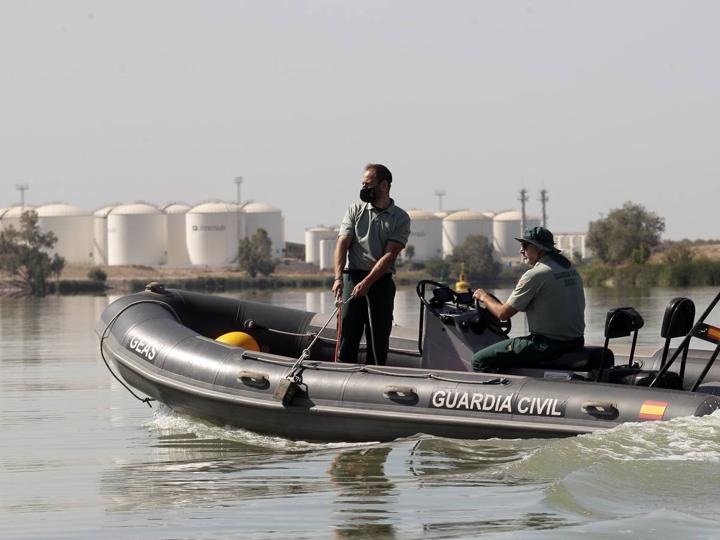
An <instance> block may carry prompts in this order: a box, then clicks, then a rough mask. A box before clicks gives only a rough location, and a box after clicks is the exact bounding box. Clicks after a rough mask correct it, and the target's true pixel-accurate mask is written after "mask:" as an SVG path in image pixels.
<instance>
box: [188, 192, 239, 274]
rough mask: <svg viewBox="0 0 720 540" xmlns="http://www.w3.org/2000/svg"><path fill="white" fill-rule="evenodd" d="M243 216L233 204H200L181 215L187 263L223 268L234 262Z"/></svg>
mask: <svg viewBox="0 0 720 540" xmlns="http://www.w3.org/2000/svg"><path fill="white" fill-rule="evenodd" d="M243 221H244V214H243V213H242V212H241V211H240V207H239V206H238V205H237V204H234V203H226V202H221V201H213V202H205V203H201V204H199V205H197V206H195V207H193V208H191V209H190V210H188V212H187V214H185V233H186V235H187V248H188V256H189V257H190V263H191V264H195V265H206V266H227V265H230V264H233V263H234V262H235V260H236V259H237V255H238V245H239V242H240V238H241V237H242V230H243Z"/></svg>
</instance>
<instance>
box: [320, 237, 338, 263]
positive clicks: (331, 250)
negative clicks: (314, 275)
mask: <svg viewBox="0 0 720 540" xmlns="http://www.w3.org/2000/svg"><path fill="white" fill-rule="evenodd" d="M336 245H337V240H336V239H335V238H324V239H323V240H320V262H319V264H318V266H319V267H320V270H333V268H334V260H333V259H334V258H335V246H336Z"/></svg>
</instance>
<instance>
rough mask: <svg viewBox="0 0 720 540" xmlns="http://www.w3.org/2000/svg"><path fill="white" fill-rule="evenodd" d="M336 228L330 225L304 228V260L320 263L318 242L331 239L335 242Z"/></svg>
mask: <svg viewBox="0 0 720 540" xmlns="http://www.w3.org/2000/svg"><path fill="white" fill-rule="evenodd" d="M337 237H338V230H337V229H331V228H330V227H322V226H318V227H312V228H310V229H305V262H307V263H310V264H318V265H319V264H320V242H321V241H322V240H332V241H333V242H337Z"/></svg>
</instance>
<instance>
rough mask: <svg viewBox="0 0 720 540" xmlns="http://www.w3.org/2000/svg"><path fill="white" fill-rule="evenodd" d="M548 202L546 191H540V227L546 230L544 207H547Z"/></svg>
mask: <svg viewBox="0 0 720 540" xmlns="http://www.w3.org/2000/svg"><path fill="white" fill-rule="evenodd" d="M549 200H550V197H548V192H547V189H541V190H540V204H541V205H542V226H543V227H545V228H547V214H546V212H545V206H546V205H547V202H548V201H549Z"/></svg>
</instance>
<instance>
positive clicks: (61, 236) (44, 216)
mask: <svg viewBox="0 0 720 540" xmlns="http://www.w3.org/2000/svg"><path fill="white" fill-rule="evenodd" d="M37 214H38V226H39V227H40V230H42V231H43V232H49V231H52V232H53V234H55V236H56V237H57V243H56V244H55V247H54V248H53V250H52V253H57V254H58V255H60V256H62V257H64V258H65V261H66V262H68V263H78V264H87V263H90V262H91V261H92V249H93V248H92V234H93V233H92V216H91V215H90V214H89V213H88V212H85V211H84V210H80V208H77V207H76V206H72V205H69V204H62V203H56V204H46V205H44V206H41V207H39V208H38V209H37Z"/></svg>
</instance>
